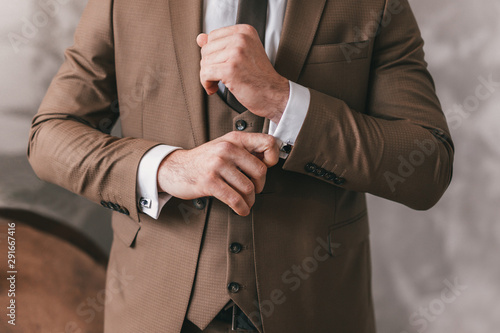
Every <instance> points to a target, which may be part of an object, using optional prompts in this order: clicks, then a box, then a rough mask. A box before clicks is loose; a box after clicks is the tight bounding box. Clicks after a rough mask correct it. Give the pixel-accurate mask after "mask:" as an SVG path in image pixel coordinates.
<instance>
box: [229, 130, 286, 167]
mask: <svg viewBox="0 0 500 333" xmlns="http://www.w3.org/2000/svg"><path fill="white" fill-rule="evenodd" d="M226 135H227V136H228V139H229V140H231V142H233V143H234V144H236V145H238V146H240V147H242V148H244V149H246V150H247V151H249V152H250V153H262V154H263V155H264V156H263V158H262V162H263V163H264V164H265V165H266V166H267V167H272V166H273V165H275V164H276V163H278V161H279V146H278V142H277V141H276V139H275V138H274V137H273V136H271V135H269V134H264V133H243V132H231V133H229V134H226Z"/></svg>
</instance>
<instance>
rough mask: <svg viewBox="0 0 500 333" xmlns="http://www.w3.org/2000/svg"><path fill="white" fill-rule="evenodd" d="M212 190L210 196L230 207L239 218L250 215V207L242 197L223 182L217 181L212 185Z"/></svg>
mask: <svg viewBox="0 0 500 333" xmlns="http://www.w3.org/2000/svg"><path fill="white" fill-rule="evenodd" d="M212 188H213V190H212V193H211V195H213V196H214V197H216V198H217V199H219V200H220V201H222V202H223V203H225V204H226V205H228V206H229V207H231V209H232V210H234V212H235V213H236V214H238V215H241V216H247V215H248V214H250V206H249V205H248V204H247V203H246V201H245V200H244V199H243V197H242V196H241V195H240V194H239V193H238V192H237V191H236V190H235V189H233V188H232V187H231V186H229V185H228V184H227V183H226V182H225V181H224V180H222V179H219V181H217V182H216V183H213V184H212Z"/></svg>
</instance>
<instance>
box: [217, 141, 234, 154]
mask: <svg viewBox="0 0 500 333" xmlns="http://www.w3.org/2000/svg"><path fill="white" fill-rule="evenodd" d="M232 150H233V144H232V143H230V142H227V141H222V142H220V143H218V144H217V150H216V152H217V155H218V156H223V155H225V154H226V153H227V152H228V151H232Z"/></svg>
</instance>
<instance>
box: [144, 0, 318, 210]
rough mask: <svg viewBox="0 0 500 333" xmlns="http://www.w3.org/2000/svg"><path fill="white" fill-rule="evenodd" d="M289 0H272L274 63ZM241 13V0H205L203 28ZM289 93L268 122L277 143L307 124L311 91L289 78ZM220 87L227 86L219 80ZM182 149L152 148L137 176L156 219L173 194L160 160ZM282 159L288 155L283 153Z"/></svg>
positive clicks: (268, 46)
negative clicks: (277, 116) (161, 179)
mask: <svg viewBox="0 0 500 333" xmlns="http://www.w3.org/2000/svg"><path fill="white" fill-rule="evenodd" d="M286 5H287V0H269V2H268V12H267V23H266V36H265V50H266V53H267V56H268V57H269V60H270V61H271V63H272V64H273V66H274V62H275V60H276V54H277V51H278V46H279V41H280V35H281V30H282V28H283V20H284V18H285V9H286ZM237 13H238V0H205V1H204V3H203V18H204V20H203V31H204V32H205V33H210V32H211V31H212V30H215V29H219V28H223V27H227V26H231V25H234V24H235V23H236V16H237ZM289 84H290V95H289V99H288V103H287V105H286V108H285V111H284V112H283V115H282V117H281V120H280V121H279V123H278V124H275V123H274V122H273V121H271V122H270V124H269V131H268V134H269V135H273V136H274V137H275V138H276V139H277V141H278V143H279V144H280V143H282V142H284V143H289V144H291V145H293V144H294V143H295V140H296V138H297V136H298V134H299V131H300V128H301V127H302V124H303V123H304V119H305V117H306V113H307V110H308V108H309V103H310V100H311V96H310V93H309V90H308V89H307V88H305V87H303V86H301V85H298V84H296V83H294V82H291V81H289ZM219 89H221V90H224V89H225V86H224V85H223V84H222V82H220V83H219ZM177 149H182V147H174V146H169V145H159V146H156V147H154V148H152V149H150V150H149V151H148V152H147V153H146V154H145V155H144V156H143V158H142V159H141V162H140V163H139V169H138V175H137V198H138V201H139V207H140V209H141V210H142V212H143V213H145V214H148V215H149V216H151V217H152V218H155V219H157V218H158V216H159V215H160V211H161V209H162V207H163V206H164V205H165V203H167V201H168V200H169V199H170V198H171V197H172V196H171V195H169V194H168V193H158V188H157V178H156V177H157V173H158V167H159V166H160V163H161V161H162V160H163V159H164V158H165V157H166V156H167V155H169V154H170V153H171V152H173V151H175V150H177ZM280 157H281V158H286V157H287V154H286V153H284V152H280Z"/></svg>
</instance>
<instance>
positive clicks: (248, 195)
mask: <svg viewBox="0 0 500 333" xmlns="http://www.w3.org/2000/svg"><path fill="white" fill-rule="evenodd" d="M219 174H220V176H221V177H222V178H223V179H224V180H225V181H226V183H228V184H229V186H231V187H232V188H233V189H235V190H236V191H237V192H238V193H239V194H240V195H241V196H242V197H243V199H244V200H245V202H246V203H247V205H248V206H249V207H252V206H253V204H254V203H255V185H254V183H253V182H252V181H251V180H250V179H249V178H248V177H247V176H246V175H245V174H243V173H242V172H241V171H240V170H238V169H237V168H236V165H234V164H233V165H228V166H227V167H226V168H223V169H222V170H220V171H219Z"/></svg>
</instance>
